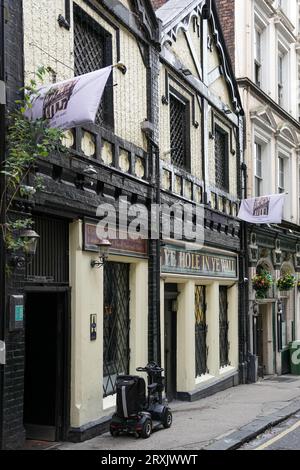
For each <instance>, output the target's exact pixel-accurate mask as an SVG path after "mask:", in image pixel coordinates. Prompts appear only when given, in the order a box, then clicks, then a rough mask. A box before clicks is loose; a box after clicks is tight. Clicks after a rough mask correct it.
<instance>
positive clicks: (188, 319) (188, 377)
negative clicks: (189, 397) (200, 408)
mask: <svg viewBox="0 0 300 470" xmlns="http://www.w3.org/2000/svg"><path fill="white" fill-rule="evenodd" d="M178 290H179V293H180V294H179V296H178V310H177V391H179V392H189V391H191V390H193V389H194V388H195V340H194V341H193V339H194V338H195V283H194V281H192V280H189V281H187V282H186V283H185V284H180V285H178ZM192 338H193V339H192Z"/></svg>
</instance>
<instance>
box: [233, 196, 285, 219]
mask: <svg viewBox="0 0 300 470" xmlns="http://www.w3.org/2000/svg"><path fill="white" fill-rule="evenodd" d="M285 196H286V194H272V195H271V196H262V197H256V198H255V197H254V198H251V199H244V200H243V201H242V203H241V207H240V211H239V213H238V218H239V219H241V220H245V221H246V222H250V223H252V224H280V223H281V222H282V219H283V207H284V200H285Z"/></svg>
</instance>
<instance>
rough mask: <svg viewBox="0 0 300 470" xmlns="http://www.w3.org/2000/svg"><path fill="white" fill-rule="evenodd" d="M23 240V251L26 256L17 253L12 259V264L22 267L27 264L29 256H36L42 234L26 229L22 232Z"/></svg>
mask: <svg viewBox="0 0 300 470" xmlns="http://www.w3.org/2000/svg"><path fill="white" fill-rule="evenodd" d="M20 238H21V240H22V241H23V253H24V255H25V256H21V255H16V256H13V257H12V258H11V260H10V264H11V265H12V266H14V267H15V268H22V267H24V266H25V264H26V259H27V257H28V256H34V255H35V253H36V249H37V244H38V240H39V238H40V236H39V235H38V234H37V233H36V232H35V231H34V230H32V229H24V230H22V232H21V234H20Z"/></svg>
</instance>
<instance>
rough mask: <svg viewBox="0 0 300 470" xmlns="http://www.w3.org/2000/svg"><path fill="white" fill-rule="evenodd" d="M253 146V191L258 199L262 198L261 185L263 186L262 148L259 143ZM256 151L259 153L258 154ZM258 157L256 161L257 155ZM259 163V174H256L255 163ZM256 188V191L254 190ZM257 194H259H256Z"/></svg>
mask: <svg viewBox="0 0 300 470" xmlns="http://www.w3.org/2000/svg"><path fill="white" fill-rule="evenodd" d="M254 145H255V171H254V191H255V197H260V196H262V195H263V194H262V185H263V166H262V165H263V148H262V145H261V144H260V143H259V142H254ZM258 149H260V151H259V152H258ZM258 153H259V155H260V158H259V160H258V158H257V155H258ZM258 161H259V162H260V174H258V171H257V162H258ZM257 187H258V191H257V190H256V188H257ZM258 193H259V194H258Z"/></svg>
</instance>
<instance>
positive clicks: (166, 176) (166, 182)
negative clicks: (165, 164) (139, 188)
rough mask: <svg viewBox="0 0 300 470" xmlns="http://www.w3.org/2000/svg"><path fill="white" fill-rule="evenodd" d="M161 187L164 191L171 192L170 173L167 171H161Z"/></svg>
mask: <svg viewBox="0 0 300 470" xmlns="http://www.w3.org/2000/svg"><path fill="white" fill-rule="evenodd" d="M162 187H163V189H165V190H166V191H170V190H171V173H170V172H169V171H167V170H163V175H162Z"/></svg>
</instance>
